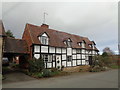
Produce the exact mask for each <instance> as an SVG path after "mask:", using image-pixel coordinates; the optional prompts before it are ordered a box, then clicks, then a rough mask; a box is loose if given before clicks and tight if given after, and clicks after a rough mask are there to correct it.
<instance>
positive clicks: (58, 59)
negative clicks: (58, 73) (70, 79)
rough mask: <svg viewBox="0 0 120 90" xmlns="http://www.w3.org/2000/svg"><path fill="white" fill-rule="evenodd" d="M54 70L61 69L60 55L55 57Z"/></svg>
mask: <svg viewBox="0 0 120 90" xmlns="http://www.w3.org/2000/svg"><path fill="white" fill-rule="evenodd" d="M56 68H58V69H61V55H56Z"/></svg>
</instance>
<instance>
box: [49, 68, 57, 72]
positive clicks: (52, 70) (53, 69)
mask: <svg viewBox="0 0 120 90" xmlns="http://www.w3.org/2000/svg"><path fill="white" fill-rule="evenodd" d="M50 70H51V72H56V71H58V69H57V68H51V69H50Z"/></svg>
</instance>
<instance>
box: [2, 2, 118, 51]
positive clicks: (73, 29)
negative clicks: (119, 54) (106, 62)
mask: <svg viewBox="0 0 120 90" xmlns="http://www.w3.org/2000/svg"><path fill="white" fill-rule="evenodd" d="M44 12H47V13H48V15H47V16H46V23H47V24H49V25H50V28H52V29H56V30H60V31H64V32H68V33H73V34H77V35H80V36H85V37H88V38H90V40H94V41H95V42H96V44H97V46H98V48H99V49H100V50H101V51H102V49H103V48H104V47H106V46H109V47H110V48H112V49H113V50H114V51H115V50H117V41H118V29H117V27H118V24H117V22H118V20H117V17H118V13H117V2H99V3H98V2H77V3H76V2H72V3H68V2H66V3H65V2H64V3H57V2H50V3H47V2H46V3H44V2H41V3H40V2H39V3H38V2H37V3H28V2H26V3H25V2H23V3H3V22H4V25H5V28H6V30H8V29H10V30H12V32H13V33H14V35H15V36H16V37H17V38H21V37H22V33H23V31H24V28H25V24H26V23H32V24H35V25H41V24H42V23H43V13H44Z"/></svg>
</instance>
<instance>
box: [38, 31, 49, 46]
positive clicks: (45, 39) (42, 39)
mask: <svg viewBox="0 0 120 90" xmlns="http://www.w3.org/2000/svg"><path fill="white" fill-rule="evenodd" d="M39 40H40V42H41V44H44V45H48V44H49V37H48V35H47V34H46V33H43V34H42V35H41V36H40V38H39Z"/></svg>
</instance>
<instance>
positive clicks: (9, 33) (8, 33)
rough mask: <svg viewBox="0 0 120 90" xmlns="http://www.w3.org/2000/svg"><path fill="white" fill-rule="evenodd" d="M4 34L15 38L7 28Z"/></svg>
mask: <svg viewBox="0 0 120 90" xmlns="http://www.w3.org/2000/svg"><path fill="white" fill-rule="evenodd" d="M6 35H7V36H8V37H12V38H15V36H13V33H12V32H11V30H8V31H7V32H6Z"/></svg>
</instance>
